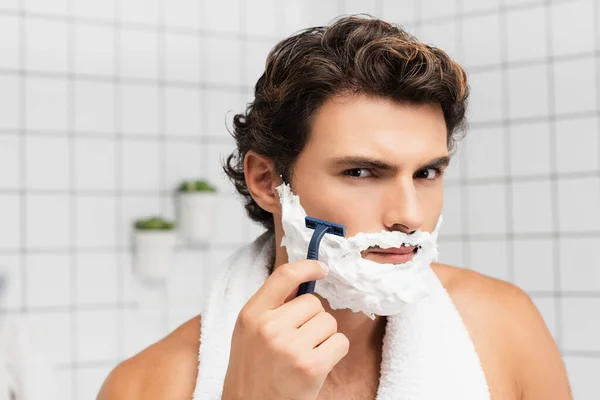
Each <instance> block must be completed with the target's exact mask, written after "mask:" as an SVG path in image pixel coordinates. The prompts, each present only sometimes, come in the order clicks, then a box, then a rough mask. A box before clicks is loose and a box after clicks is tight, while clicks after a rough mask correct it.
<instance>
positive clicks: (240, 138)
mask: <svg viewBox="0 0 600 400" xmlns="http://www.w3.org/2000/svg"><path fill="white" fill-rule="evenodd" d="M351 94H363V95H368V96H374V97H381V98H387V99H391V100H393V101H396V102H400V103H408V104H430V103H433V104H435V103H437V104H439V105H440V106H441V109H442V111H443V114H444V119H445V122H446V127H447V132H448V140H447V142H448V148H449V150H452V149H453V147H454V143H455V141H456V140H457V136H458V134H459V132H463V131H464V129H463V128H464V125H465V124H466V118H465V112H466V107H467V97H468V94H469V87H468V85H467V75H466V73H465V71H464V70H463V68H461V66H460V65H458V64H457V63H456V62H455V61H454V60H452V59H451V58H450V57H449V56H448V55H447V54H446V53H445V52H444V51H442V50H440V49H438V48H436V47H433V46H430V45H427V44H424V43H421V42H419V41H418V40H417V39H416V38H415V37H413V36H412V35H411V34H409V33H408V32H406V31H405V30H404V29H402V27H400V26H397V25H393V24H390V23H387V22H385V21H382V20H379V19H376V18H373V17H368V16H367V17H363V16H348V17H343V18H340V19H338V20H337V21H334V23H333V24H331V25H329V26H324V27H314V28H308V29H305V30H303V31H300V32H299V33H297V34H295V35H293V36H291V37H289V38H287V39H284V40H283V41H281V42H280V43H278V44H277V45H276V46H275V47H274V48H273V49H272V50H271V52H270V53H269V55H268V56H267V60H266V68H265V72H264V73H263V75H262V76H261V77H260V78H259V79H258V82H257V83H256V87H255V92H254V96H255V98H254V101H253V102H251V103H249V104H248V105H247V108H246V110H245V112H244V113H241V114H237V115H235V116H234V118H233V133H232V135H233V137H234V139H235V140H236V144H237V149H236V151H234V152H233V153H232V154H231V155H230V156H229V157H228V158H227V160H226V162H225V164H224V166H223V169H224V170H225V173H226V174H227V175H228V177H229V179H230V180H231V181H232V182H233V184H234V185H235V188H236V189H237V191H238V192H239V193H240V194H241V195H242V197H243V200H244V202H245V207H246V211H247V213H248V215H249V216H250V218H252V219H253V220H254V221H256V222H259V223H261V224H262V225H263V226H264V227H265V228H267V229H269V230H273V227H274V225H273V216H272V214H271V213H269V212H268V211H265V210H263V209H262V208H261V207H260V206H259V205H258V204H257V203H256V202H255V201H254V199H253V198H252V196H251V195H250V193H249V191H248V186H247V185H246V181H245V178H244V157H245V156H246V154H247V153H248V151H251V150H252V151H255V152H256V153H258V154H261V155H263V156H265V157H268V158H270V159H271V160H273V163H274V167H275V169H276V171H277V173H279V174H281V175H282V176H283V178H284V180H285V181H287V182H290V180H289V179H288V178H290V177H291V176H292V171H293V168H294V163H295V161H296V159H297V157H298V155H299V154H300V152H301V151H302V149H303V148H304V146H305V144H306V143H307V140H308V137H309V133H310V130H311V122H312V119H313V117H314V115H315V114H316V111H317V110H318V109H319V107H320V106H322V105H323V104H324V103H325V101H327V100H328V99H329V98H331V97H333V96H339V95H351Z"/></svg>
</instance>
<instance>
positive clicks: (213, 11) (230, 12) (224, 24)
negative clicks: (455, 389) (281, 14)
mask: <svg viewBox="0 0 600 400" xmlns="http://www.w3.org/2000/svg"><path fill="white" fill-rule="evenodd" d="M240 3H241V2H240V0H221V1H205V2H204V4H203V6H204V12H203V15H202V21H203V23H202V25H203V26H205V27H206V29H207V30H209V31H215V32H238V31H239V27H240V22H239V19H240ZM284 8H285V7H284Z"/></svg>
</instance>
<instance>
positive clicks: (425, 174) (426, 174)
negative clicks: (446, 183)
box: [416, 168, 441, 180]
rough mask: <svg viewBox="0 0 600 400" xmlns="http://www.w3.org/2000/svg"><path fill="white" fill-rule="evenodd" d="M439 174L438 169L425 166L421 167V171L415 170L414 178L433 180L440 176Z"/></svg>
mask: <svg viewBox="0 0 600 400" xmlns="http://www.w3.org/2000/svg"><path fill="white" fill-rule="evenodd" d="M440 174H441V171H440V170H439V169H436V168H426V169H422V170H421V171H419V172H417V174H416V178H419V179H428V180H433V179H436V178H438V177H439V176H440Z"/></svg>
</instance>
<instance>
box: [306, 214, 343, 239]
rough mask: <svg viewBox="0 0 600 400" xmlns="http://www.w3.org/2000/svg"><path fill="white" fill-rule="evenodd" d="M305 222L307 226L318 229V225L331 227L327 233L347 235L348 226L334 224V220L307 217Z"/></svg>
mask: <svg viewBox="0 0 600 400" xmlns="http://www.w3.org/2000/svg"><path fill="white" fill-rule="evenodd" d="M305 223H306V227H307V228H311V229H316V228H317V226H319V225H321V226H326V227H328V228H329V229H328V230H327V233H332V234H334V235H337V236H341V237H345V236H346V227H345V226H344V225H338V224H334V223H333V222H329V221H324V220H322V219H317V218H312V217H306V218H305Z"/></svg>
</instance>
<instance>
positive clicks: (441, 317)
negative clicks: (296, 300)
mask: <svg viewBox="0 0 600 400" xmlns="http://www.w3.org/2000/svg"><path fill="white" fill-rule="evenodd" d="M273 242H274V240H273V236H272V235H271V234H269V233H265V234H264V235H262V236H261V237H259V238H258V239H256V241H254V243H252V244H250V245H248V246H246V247H244V248H243V249H241V250H240V251H238V252H237V253H235V254H234V255H233V256H232V257H231V258H230V259H229V260H227V262H226V263H225V264H224V265H223V266H222V271H220V274H219V276H218V278H217V279H216V281H215V283H214V285H213V290H212V292H211V293H210V295H209V297H208V298H207V301H205V306H204V311H203V312H202V333H201V338H200V341H201V345H200V349H199V357H198V358H199V363H200V364H199V369H198V378H197V381H196V389H195V391H194V399H197V400H215V399H220V398H221V393H222V388H223V382H224V379H225V374H226V372H227V364H228V362H229V351H230V344H231V336H232V333H233V329H234V326H235V322H236V319H237V316H238V314H239V312H240V310H241V308H242V307H243V306H244V304H245V303H246V302H247V301H248V299H249V298H250V297H251V296H252V295H253V294H254V293H256V291H257V290H258V289H259V288H260V286H261V285H262V284H263V283H264V281H265V280H266V279H267V277H268V265H270V262H271V260H272V257H273V254H274V253H273V252H274V249H273V245H274V243H273ZM426 275H427V285H428V287H429V289H430V294H429V296H428V297H427V298H425V299H423V300H421V301H419V302H418V303H416V304H410V305H409V304H407V305H406V307H405V308H404V309H403V310H402V311H401V312H400V313H399V314H396V315H393V316H390V317H388V321H387V326H386V332H385V336H384V339H383V360H382V363H381V378H380V381H379V389H378V392H377V399H378V400H396V399H399V400H440V399H443V400H489V398H490V394H489V390H488V386H487V382H486V379H485V375H484V372H483V369H482V367H481V363H480V360H479V357H478V356H477V353H476V351H475V347H474V345H473V343H472V341H471V339H470V337H469V334H468V332H467V329H466V327H465V325H464V323H463V321H462V319H461V317H460V315H459V313H458V311H457V309H456V307H455V306H454V304H453V303H452V300H451V299H450V296H449V295H448V293H447V292H446V290H445V289H444V287H443V286H442V284H441V282H440V281H439V280H438V279H437V276H436V275H435V273H434V272H433V271H432V270H431V268H428V273H427V274H426ZM317 284H318V283H317Z"/></svg>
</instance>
